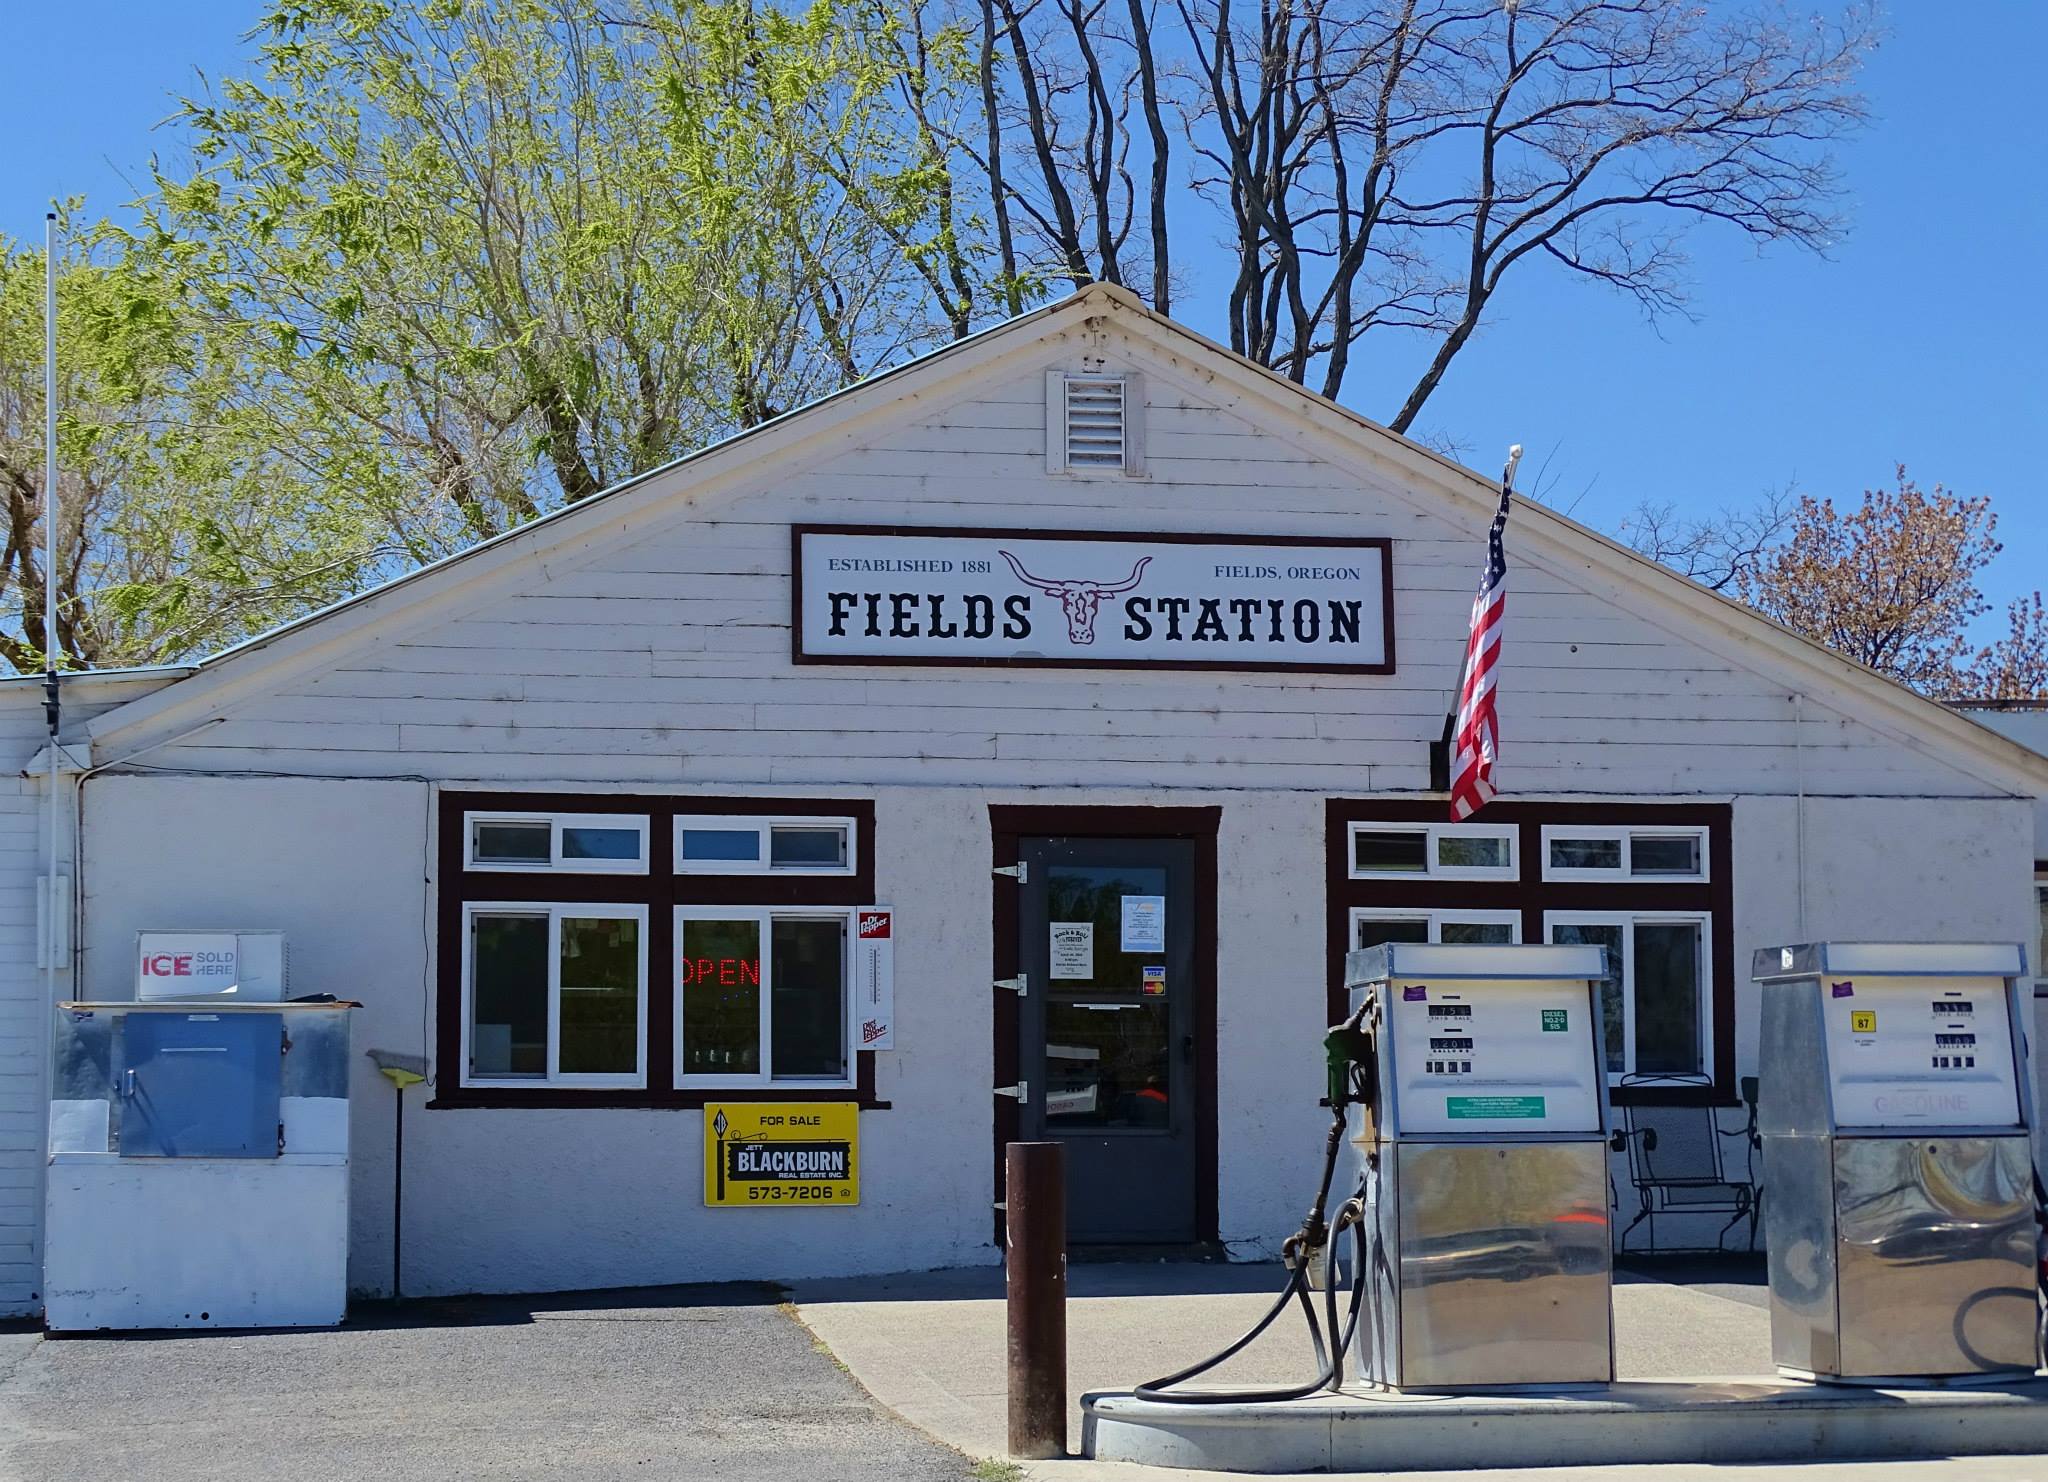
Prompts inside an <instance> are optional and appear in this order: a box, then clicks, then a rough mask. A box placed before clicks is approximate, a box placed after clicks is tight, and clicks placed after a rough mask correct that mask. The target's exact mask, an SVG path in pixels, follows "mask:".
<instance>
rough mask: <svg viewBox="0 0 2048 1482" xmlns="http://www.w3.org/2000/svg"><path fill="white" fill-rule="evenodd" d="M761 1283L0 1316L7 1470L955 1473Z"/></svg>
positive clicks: (203, 1474)
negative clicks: (324, 1305)
mask: <svg viewBox="0 0 2048 1482" xmlns="http://www.w3.org/2000/svg"><path fill="white" fill-rule="evenodd" d="M971 1467H972V1463H971V1462H970V1460H969V1459H968V1458H967V1457H965V1456H963V1455H962V1454H961V1453H960V1452H958V1451H956V1450H953V1449H952V1448H951V1447H948V1446H946V1445H943V1444H941V1443H939V1442H938V1441H935V1440H933V1439H932V1438H931V1437H929V1436H927V1435H926V1434H924V1433H923V1432H920V1431H918V1430H915V1429H913V1428H912V1427H911V1426H910V1425H908V1424H907V1423H905V1422H904V1421H903V1420H901V1419H899V1418H897V1417H896V1416H894V1415H892V1414H890V1413H889V1412H888V1411H886V1410H883V1409H882V1408H881V1407H880V1406H878V1405H877V1404H876V1403H875V1402H874V1401H873V1400H872V1399H871V1398H870V1397H869V1396H868V1395H867V1394H866V1392H865V1391H863V1390H862V1389H861V1387H860V1386H859V1385H858V1384H856V1383H855V1382H854V1381H853V1380H852V1379H851V1378H850V1377H849V1376H848V1375H847V1373H846V1371H845V1370H844V1369H843V1368H842V1367H841V1366H840V1365H839V1364H838V1362H837V1361H835V1360H834V1359H833V1358H832V1356H831V1355H830V1354H829V1353H827V1352H825V1351H823V1350H822V1349H821V1347H820V1346H819V1345H818V1343H817V1341H816V1339H815V1338H814V1337H813V1336H812V1334H811V1333H810V1332H809V1331H807V1330H806V1329H805V1328H804V1327H802V1326H801V1325H800V1324H799V1323H798V1322H796V1321H795V1320H794V1318H793V1317H792V1315H791V1314H790V1312H789V1310H788V1309H787V1308H786V1307H784V1306H782V1305H781V1294H780V1292H779V1291H777V1290H775V1289H773V1288H768V1287H732V1286H727V1287H677V1288H662V1289H641V1290H635V1291H630V1292H612V1293H604V1292H597V1293H581V1294H577V1295H575V1296H570V1297H551V1298H538V1299H535V1298H527V1299H519V1298H512V1299H507V1298H489V1299H463V1300H459V1301H441V1302H417V1303H408V1304H406V1305H405V1306H403V1307H399V1308H392V1307H378V1306H371V1307H369V1308H367V1309H365V1310H364V1311H363V1313H361V1314H360V1315H358V1316H356V1317H354V1318H352V1319H351V1320H350V1322H349V1323H348V1324H347V1325H346V1326H344V1327H343V1328H341V1329H340V1330H338V1331H304V1332H266V1333H221V1332H205V1333H179V1334H154V1335H143V1336H122V1337H82V1336H80V1337H63V1338H46V1337H43V1336H42V1335H40V1334H39V1333H37V1332H35V1331H33V1330H29V1329H19V1328H18V1329H15V1330H13V1331H0V1478H5V1479H8V1482H76V1479H80V1478H92V1479H96V1482H121V1479H127V1478H149V1479H151V1482H186V1479H192V1482H200V1479H204V1482H240V1479H244V1478H247V1479H251V1482H254V1479H259V1478H260V1479H263V1482H276V1479H280V1478H282V1479H290V1482H330V1479H332V1482H341V1479H348V1482H361V1479H363V1478H375V1479H378V1482H409V1479H412V1478H432V1479H434V1482H466V1479H470V1478H478V1479H490V1482H525V1479H536V1482H537V1479H542V1478H546V1479H557V1478H564V1479H566V1478H574V1479H576V1482H609V1479H613V1478H627V1477H631V1478H635V1479H656V1478H667V1477H674V1478H690V1479H693V1482H697V1479H705V1482H709V1479H717V1482H728V1479H730V1482H753V1479H760V1482H770V1479H773V1482H789V1479H817V1482H823V1479H835V1482H836V1479H847V1482H868V1479H872V1482H940V1479H947V1482H959V1479H962V1478H965V1477H968V1476H970V1475H971Z"/></svg>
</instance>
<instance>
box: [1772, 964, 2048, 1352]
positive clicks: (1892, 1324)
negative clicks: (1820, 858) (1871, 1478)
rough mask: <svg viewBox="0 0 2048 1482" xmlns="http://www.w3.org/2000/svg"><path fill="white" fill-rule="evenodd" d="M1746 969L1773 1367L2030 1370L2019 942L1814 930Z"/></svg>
mask: <svg viewBox="0 0 2048 1482" xmlns="http://www.w3.org/2000/svg"><path fill="white" fill-rule="evenodd" d="M1752 972H1753V975H1754V977H1755V978H1756V980H1757V981H1758V983H1760V984H1761V985H1762V992H1763V1016H1762V1042H1761V1043H1762V1061H1761V1065H1760V1074H1761V1077H1762V1094H1761V1099H1760V1104H1759V1116H1760V1120H1761V1124H1762V1132H1763V1145H1764V1173H1765V1177H1766V1190H1765V1198H1764V1230H1765V1237H1766V1240H1767V1242H1768V1244H1769V1249H1770V1282H1771V1351H1772V1359H1773V1361H1774V1362H1775V1363H1776V1364H1777V1366H1778V1369H1779V1371H1780V1372H1782V1373H1785V1374H1788V1375H1792V1376H1795V1377H1799V1378H1807V1379H1821V1380H1829V1381H1834V1382H1838V1383H1876V1382H1880V1381H1883V1380H1896V1379H1900V1378H1923V1379H1925V1378H1942V1377H1946V1378H1949V1379H1950V1380H1951V1382H1953V1380H1954V1379H1955V1378H1956V1377H1958V1376H1974V1377H1979V1378H1983V1379H1986V1380H1989V1379H1998V1378H2006V1377H2011V1376H2014V1375H2021V1374H2028V1373H2031V1372H2032V1371H2033V1369H2034V1367H2035V1362H2036V1359H2037V1350H2036V1332H2035V1329H2036V1313H2037V1296H2036V1292H2037V1284H2038V1276H2037V1265H2036V1234H2035V1214H2036V1206H2035V1189H2036V1184H2035V1180H2034V1171H2033V1158H2032V1142H2031V1127H2032V1124H2033V1118H2034V1109H2033V1105H2032V1097H2031V1094H2030V1090H2031V1086H2032V1078H2031V1077H2030V1076H2028V1075H2027V1074H2026V1073H2025V1071H2026V1066H2027V1046H2026V1040H2025V1035H2024V1031H2023V1029H2022V1028H2021V1026H2022V1025H2024V1023H2025V1022H2026V1021H2025V1020H2024V1019H2023V1018H2022V1017H2021V1008H2022V1004H2023V1000H2022V998H2021V996H2020V980H2021V978H2022V977H2023V976H2024V975H2025V972H2026V961H2025V953H2024V952H2023V951H2022V949H2021V948H2019V947H2018V946H2016V945H2007V944H1950V943H1891V942H1819V943H1812V944H1809V945H1804V946H1795V947H1781V948H1770V949H1767V950H1764V951H1760V952H1758V953H1757V954H1756V957H1755V960H1754V965H1753V969H1752ZM2028 1006H2029V1007H2030V1006H2031V1005H2028Z"/></svg>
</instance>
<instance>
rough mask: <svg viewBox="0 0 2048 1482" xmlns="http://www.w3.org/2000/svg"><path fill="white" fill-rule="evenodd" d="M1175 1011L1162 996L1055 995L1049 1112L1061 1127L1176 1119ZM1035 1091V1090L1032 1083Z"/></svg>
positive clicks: (1164, 1123) (1162, 1126)
mask: <svg viewBox="0 0 2048 1482" xmlns="http://www.w3.org/2000/svg"><path fill="white" fill-rule="evenodd" d="M1170 1015H1171V1010H1170V1009H1169V1008H1168V1007H1167V1005H1166V1004H1165V1003H1164V1002H1163V1001H1161V1000H1159V999H1151V1000H1148V1001H1146V1002H1142V1003H1132V1002H1130V1001H1128V1000H1119V1001H1116V1002H1104V1001H1101V1000H1098V999H1082V998H1061V999H1053V1000H1052V1001H1050V1002H1048V1003H1047V1004H1046V1006H1045V1116H1046V1120H1047V1121H1049V1122H1055V1123H1056V1125H1058V1126H1060V1127H1069V1128H1083V1129H1085V1128H1087V1127H1145V1128H1155V1129H1157V1130H1159V1131H1161V1132H1165V1131H1167V1130H1168V1129H1169V1128H1170V1127H1171V1125H1172V1120H1173V1104H1172V1102H1171V1100H1170V1099H1169V1098H1170V1097H1171V1096H1172V1094H1173V1089H1174V1088H1173V1084H1172V1082H1173V1054H1172V1045H1173V1039H1172V1036H1171V1035H1170V1034H1169V1032H1168V1031H1169V1028H1170V1027H1171V1026H1170ZM1033 1090H1034V1093H1035V1091H1036V1088H1035V1087H1034V1088H1033Z"/></svg>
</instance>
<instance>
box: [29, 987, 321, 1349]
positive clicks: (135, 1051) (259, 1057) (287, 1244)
mask: <svg viewBox="0 0 2048 1482" xmlns="http://www.w3.org/2000/svg"><path fill="white" fill-rule="evenodd" d="M355 1007H356V1006H355V1005H354V1004H352V1003H345V1002H335V1001H334V1000H332V999H329V1000H325V1001H314V1002H296V1003H294V1002H271V1003H266V1002H255V1003H238V1002H232V1001H225V1002H223V1001H193V1002H184V1003H179V1002H171V1001H165V1000H160V999H159V1000H147V1001H138V1002H134V1003H63V1004H59V1005H58V1006H57V1010H56V1029H55V1036H54V1051H55V1065H54V1075H53V1080H52V1089H51V1101H50V1176H49V1185H48V1192H47V1200H48V1204H47V1213H48V1221H47V1228H48V1232H49V1234H48V1240H47V1241H46V1243H45V1247H44V1263H43V1279H44V1315H45V1320H46V1321H47V1323H48V1325H49V1326H50V1328H52V1329H53V1330H55V1331H60V1332H61V1331H67V1330H70V1331H75V1330H80V1329H97V1328H182V1327H298V1326H312V1325H321V1324H328V1323H337V1322H339V1321H341V1318H342V1314H343V1309H344V1307H345V1305H346V1303H347V1297H348V1176H349V1169H348V1078H349V1068H350V1067H349V1054H348V1038H349V1013H350V1011H351V1010H352V1009H354V1008H355Z"/></svg>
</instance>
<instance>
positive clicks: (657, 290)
mask: <svg viewBox="0 0 2048 1482" xmlns="http://www.w3.org/2000/svg"><path fill="white" fill-rule="evenodd" d="M259 34H260V35H261V37H262V45H261V58H262V63H263V67H262V72H261V75H260V76H258V77H253V78H236V79H230V80H227V81H225V82H223V83H221V84H220V86H219V88H218V89H217V96H215V97H212V98H207V99H192V100H190V101H188V102H187V104H186V105H185V109H184V114H183V118H182V124H183V128H184V132H185V136H186V138H187V139H188V140H189V143H190V149H191V160H190V164H189V168H187V169H185V170H182V171H177V172H173V171H171V170H168V169H164V170H160V171H159V173H158V177H157V187H158V191H159V200H158V202H157V203H156V204H155V205H154V206H153V207H152V208H151V209H150V210H149V211H148V212H147V213H146V215H145V220H144V224H143V226H142V228H141V229H140V230H139V231H138V232H137V233H136V234H135V237H134V239H133V243H132V248H133V250H134V251H135V252H137V253H138V254H144V255H148V256H151V257H154V258H156V259H158V260H160V261H163V262H165V263H166V264H175V265H176V267H177V269H178V270H179V271H182V272H183V273H184V274H185V275H186V278H187V281H188V282H189V283H190V284H191V285H192V288H193V291H194V293H195V295H196V296H197V298H198V300H199V302H200V304H201V305H202V311H203V314H204V316H205V318H206V319H207V320H208V322H209V323H210V324H212V325H213V326H216V327H218V328H219V329H220V330H221V331H223V332H224V333H226V334H227V335H229V336H230V337H232V338H235V339H238V340H239V341H241V342H243V343H246V344H249V345H251V346H260V347H261V350H260V361H261V374H259V375H256V376H253V377H251V378H250V379H249V380H248V382H247V383H246V390H245V393H244V398H243V400H244V405H245V406H246V407H247V408H248V410H249V411H250V413H251V415H254V416H259V417H263V418H266V419H267V420H268V421H269V422H270V424H271V426H272V428H273V430H274V435H275V437H276V438H277V440H278V442H279V445H280V446H283V447H287V448H289V449H291V450H292V452H293V453H294V455H295V456H297V457H298V458H300V459H301V460H302V461H303V462H304V464H305V466H306V467H307V468H308V469H309V471H311V473H312V475H313V477H315V478H316V479H317V480H318V481H319V482H320V483H322V484H323V485H325V486H326V487H327V488H328V489H330V490H331V491H334V493H335V495H336V497H346V498H350V499H352V500H355V501H357V502H359V503H361V504H362V505H364V506H365V507H366V508H368V509H371V510H373V511H375V513H376V515H377V516H378V518H380V519H381V520H382V521H383V522H384V524H385V525H386V526H387V527H388V529H389V531H390V533H391V536H392V538H393V539H394V540H395V541H396V542H398V543H399V544H400V545H401V546H402V547H403V548H404V550H405V551H406V553H407V554H408V556H410V557H411V558H413V559H427V558H431V557H434V556H438V555H441V554H445V553H446V552H448V551H450V550H453V549H457V548H460V547H461V546H464V545H467V544H469V543H471V542H473V541H475V540H477V539H479V538H482V537H487V536H490V535H493V534H496V533H498V532H500V531H502V530H504V529H507V528H509V527H510V526H512V525H514V524H517V523H519V522H521V521H523V520H526V519H530V518H532V517H533V516H534V515H536V514H539V513H542V512H545V511H546V510H548V509H551V508H553V507H556V506H558V505H560V504H562V503H564V502H567V501H573V500H576V499H581V498H584V497H586V496H588V495H590V494H592V493H595V492H596V491H598V490H599V489H602V488H605V487H607V486H608V485H610V484H613V483H615V482H618V481H619V480H621V479H624V478H627V477H630V476H632V475H634V474H637V473H640V472H643V471H645V470H646V469H648V468H650V467H653V466H655V465H658V464H660V463H662V462H664V461H666V460H668V459H671V458H673V457H676V456H677V455H679V454H681V453H683V452H685V451H687V450H689V449H691V448H694V447H697V446H699V445H701V444H703V443H704V442H706V441H708V440H710V439H712V438H714V437H716V436H718V435H720V434H722V433H724V432H727V431H730V430H732V429H734V428H738V427H744V426H748V425H751V424H753V423H755V422H758V421H760V420H762V419H764V418H766V417H769V416H772V415H774V414H776V413H777V412H779V411H783V410H786V409H788V408H789V407H791V406H794V405H797V404H800V403H802V402H804V401H807V400H810V399H812V398H813V397H815V396H818V395H820V394H823V393H824V392H827V391H830V390H833V389H836V388H837V387H838V386H840V385H843V384H845V383H847V382H848V381H851V380H855V379H858V378H859V377H860V376H863V375H865V374H867V373H869V372H870V371H872V370H873V369H875V368H876V367H877V366H879V365H881V364H884V363H887V362H888V361H889V360H891V359H893V358H895V357H897V356H899V355H900V354H902V353H903V352H904V351H905V350H906V349H922V348H924V347H925V346H927V345H928V344H930V343H932V342H934V341H935V340H937V339H940V338H943V337H944V336H946V335H947V334H957V333H962V332H964V331H965V328H966V326H967V325H968V323H969V322H970V321H971V320H972V318H973V317H974V312H975V305H976V303H977V301H978V298H979V296H980V294H981V293H982V292H983V285H982V283H981V281H980V279H979V278H978V277H977V276H976V275H975V274H974V273H973V271H972V270H971V268H970V267H969V263H970V261H971V256H970V254H969V253H968V252H967V250H966V249H964V248H963V247H962V246H961V243H962V242H963V240H964V237H965V234H966V233H968V232H969V231H971V224H970V223H967V222H966V221H964V220H963V217H962V214H961V212H960V210H959V209H958V207H957V206H955V205H954V204H952V203H951V202H950V201H949V199H948V188H949V175H948V170H947V166H946V162H945V158H944V155H943V152H942V151H941V150H940V149H939V148H938V147H937V145H936V143H935V136H932V135H930V134H929V133H928V131H921V130H920V128H919V127H918V126H917V125H916V122H915V116H914V113H911V112H907V111H906V110H908V109H909V108H910V106H911V103H912V102H913V101H914V102H915V103H916V106H917V107H920V108H922V109H924V110H925V111H926V112H927V114H928V115H929V114H930V113H931V112H932V111H933V110H934V109H937V108H939V107H941V106H942V105H943V106H946V107H951V106H952V104H951V103H950V102H949V101H947V100H948V99H950V97H951V95H952V94H953V93H960V92H962V90H963V89H964V88H965V87H966V86H967V84H968V83H969V82H971V69H969V68H968V66H967V64H966V60H965V53H964V50H963V43H962V42H961V41H960V40H959V37H958V34H957V33H946V34H945V35H944V36H941V37H938V38H931V37H925V38H922V40H921V41H919V42H918V44H916V45H911V44H908V43H907V42H906V40H905V33H904V32H903V30H902V28H901V27H900V25H899V24H898V23H897V22H896V21H894V20H893V19H891V16H890V12H889V10H888V9H887V8H886V7H884V6H881V5H879V4H876V3H873V0H862V3H848V0H818V3H817V4H814V5H812V6H811V7H809V8H808V9H806V10H803V11H800V12H784V11H780V10H776V9H773V8H770V7H766V6H756V5H753V4H751V3H747V0H730V3H715V4H709V5H678V6H664V5H655V4H640V3H634V0H628V3H625V4H622V5H621V6H619V7H617V8H615V9H611V10H607V11H602V12H600V11H597V10H594V9H593V8H591V7H589V6H587V5H582V4H575V3H570V0H497V3H494V4H490V5H472V4H458V3H452V0H436V3H430V4H421V5H398V4H389V3H384V0H278V3H275V4H273V5H272V6H271V8H270V9H269V10H268V11H267V12H266V13H265V16H264V19H263V21H262V23H261V25H260V27H259ZM949 79H950V80H949ZM956 84H957V86H956ZM949 90H950V91H949ZM963 95H964V93H963ZM906 120H908V124H907V126H906ZM934 265H937V266H938V267H940V268H941V269H943V276H935V274H934V273H933V272H932V271H931V269H932V268H933V266H934ZM941 286H943V292H941V291H940V287H941Z"/></svg>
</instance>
